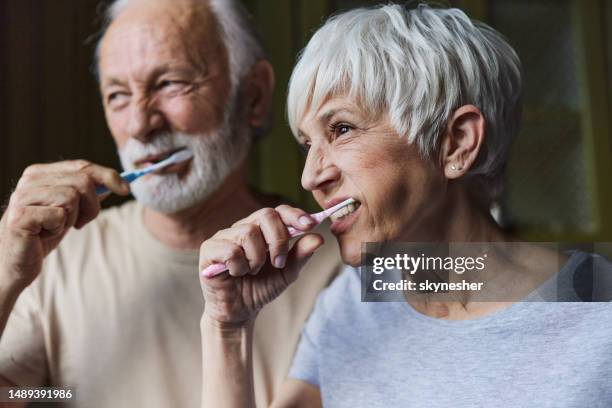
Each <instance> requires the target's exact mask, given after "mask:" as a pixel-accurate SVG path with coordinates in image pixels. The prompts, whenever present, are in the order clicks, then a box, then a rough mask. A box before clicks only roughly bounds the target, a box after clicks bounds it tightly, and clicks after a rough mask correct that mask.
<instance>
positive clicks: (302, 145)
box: [298, 142, 310, 156]
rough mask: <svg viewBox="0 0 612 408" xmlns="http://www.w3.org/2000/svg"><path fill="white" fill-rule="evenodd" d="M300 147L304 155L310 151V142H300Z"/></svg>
mask: <svg viewBox="0 0 612 408" xmlns="http://www.w3.org/2000/svg"><path fill="white" fill-rule="evenodd" d="M298 146H299V147H300V151H301V152H302V154H303V155H304V156H307V155H308V151H309V150H310V142H304V143H300V144H299V145H298Z"/></svg>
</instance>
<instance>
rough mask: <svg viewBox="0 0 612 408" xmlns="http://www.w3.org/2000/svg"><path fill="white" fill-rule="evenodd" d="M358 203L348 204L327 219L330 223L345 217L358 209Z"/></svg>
mask: <svg viewBox="0 0 612 408" xmlns="http://www.w3.org/2000/svg"><path fill="white" fill-rule="evenodd" d="M359 205H360V204H359V203H358V202H354V203H352V204H349V205H347V206H345V207H342V208H341V209H339V210H338V211H336V212H334V213H333V214H332V215H331V216H330V217H329V218H330V219H331V220H332V221H337V220H339V219H341V218H344V217H346V216H347V215H349V214H351V213H353V212H355V210H357V209H358V208H359Z"/></svg>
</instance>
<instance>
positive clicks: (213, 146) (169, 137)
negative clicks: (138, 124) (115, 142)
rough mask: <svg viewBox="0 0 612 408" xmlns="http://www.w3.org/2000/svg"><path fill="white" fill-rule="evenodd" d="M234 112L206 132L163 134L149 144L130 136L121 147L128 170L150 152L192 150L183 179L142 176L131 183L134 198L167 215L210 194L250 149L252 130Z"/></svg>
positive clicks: (200, 200) (172, 175)
mask: <svg viewBox="0 0 612 408" xmlns="http://www.w3.org/2000/svg"><path fill="white" fill-rule="evenodd" d="M230 106H231V105H230ZM231 108H233V107H230V109H231ZM233 113H234V112H227V111H226V114H225V118H224V121H223V124H222V125H221V126H220V127H219V129H217V130H215V131H213V132H209V133H207V134H200V135H186V134H182V133H160V134H158V135H156V136H153V138H152V139H151V141H150V142H147V143H142V142H140V141H139V140H137V139H135V138H130V139H129V140H128V142H127V143H126V144H125V146H123V148H121V150H119V158H120V160H121V164H122V166H123V168H124V170H126V171H131V170H134V169H135V168H136V167H135V165H134V162H136V161H138V160H141V159H143V158H144V157H146V156H149V155H154V154H160V153H164V152H168V151H171V150H176V149H179V148H181V147H187V148H188V149H189V150H191V152H192V153H193V159H192V161H191V165H190V169H189V173H188V174H187V176H186V177H184V179H183V180H181V179H179V176H178V174H175V173H172V174H151V175H148V176H145V177H142V178H140V179H138V180H136V181H135V182H133V183H132V184H131V189H132V194H133V195H134V197H136V199H137V200H138V201H139V202H140V203H142V205H144V206H145V207H148V208H151V209H153V210H155V211H159V212H162V213H165V214H174V213H177V212H179V211H182V210H186V209H188V208H192V207H194V206H196V205H197V204H199V203H202V202H203V201H204V200H206V199H207V198H208V197H210V195H211V194H212V193H214V192H215V191H216V190H217V189H218V188H219V186H221V184H222V183H223V182H224V181H225V178H226V177H227V176H228V175H229V174H230V173H231V172H232V171H233V170H234V169H236V167H237V166H238V165H239V164H240V163H241V162H242V161H243V160H244V158H245V157H246V155H247V153H248V151H249V148H250V143H251V136H250V135H249V129H248V127H247V126H241V125H240V124H239V123H240V121H239V120H238V121H235V120H234V116H235V115H234V114H233ZM232 122H233V123H232ZM236 124H237V125H236ZM233 125H236V126H233Z"/></svg>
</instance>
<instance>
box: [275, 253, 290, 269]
mask: <svg viewBox="0 0 612 408" xmlns="http://www.w3.org/2000/svg"><path fill="white" fill-rule="evenodd" d="M286 258H287V257H286V256H285V255H278V256H277V257H276V258H274V267H276V268H278V269H280V268H284V267H285V260H286Z"/></svg>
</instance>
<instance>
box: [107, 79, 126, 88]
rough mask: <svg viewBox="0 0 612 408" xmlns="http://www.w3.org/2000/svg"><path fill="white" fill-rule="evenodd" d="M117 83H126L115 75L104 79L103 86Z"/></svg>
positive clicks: (120, 84) (121, 84) (119, 84)
mask: <svg viewBox="0 0 612 408" xmlns="http://www.w3.org/2000/svg"><path fill="white" fill-rule="evenodd" d="M115 85H117V86H123V85H125V82H123V81H121V80H120V79H118V78H115V77H110V78H108V79H104V80H103V81H102V86H103V87H106V86H115Z"/></svg>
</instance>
